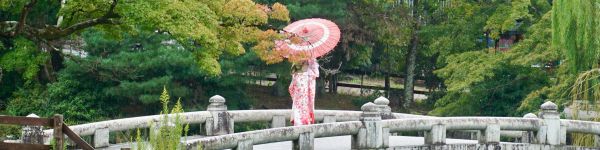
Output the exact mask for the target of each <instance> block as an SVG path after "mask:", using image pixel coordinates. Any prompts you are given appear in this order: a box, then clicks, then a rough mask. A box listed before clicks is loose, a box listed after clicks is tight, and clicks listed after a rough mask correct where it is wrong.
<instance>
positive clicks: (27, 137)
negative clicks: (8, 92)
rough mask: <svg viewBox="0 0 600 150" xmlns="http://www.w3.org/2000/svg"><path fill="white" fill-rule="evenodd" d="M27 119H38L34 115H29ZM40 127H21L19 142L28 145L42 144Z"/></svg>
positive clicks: (42, 138)
mask: <svg viewBox="0 0 600 150" xmlns="http://www.w3.org/2000/svg"><path fill="white" fill-rule="evenodd" d="M27 117H31V118H39V116H38V115H36V114H29V115H27ZM42 128H43V127H42V126H23V128H22V129H21V142H23V143H28V144H44V132H43V130H42Z"/></svg>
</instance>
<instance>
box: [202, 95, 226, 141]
mask: <svg viewBox="0 0 600 150" xmlns="http://www.w3.org/2000/svg"><path fill="white" fill-rule="evenodd" d="M208 101H209V102H210V104H209V105H208V108H207V110H208V111H209V112H210V114H211V117H209V118H206V125H205V127H206V135H208V136H214V135H224V134H230V133H233V116H231V114H229V113H228V112H227V105H225V98H223V97H222V96H219V95H215V96H213V97H211V98H210V99H209V100H208Z"/></svg>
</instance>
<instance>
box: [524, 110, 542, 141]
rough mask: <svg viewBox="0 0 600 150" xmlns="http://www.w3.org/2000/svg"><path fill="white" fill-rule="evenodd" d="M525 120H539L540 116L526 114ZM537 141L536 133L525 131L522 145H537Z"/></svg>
mask: <svg viewBox="0 0 600 150" xmlns="http://www.w3.org/2000/svg"><path fill="white" fill-rule="evenodd" d="M523 118H538V116H537V115H535V114H533V113H528V114H525V116H523ZM535 140H536V139H535V133H534V132H533V131H525V132H523V135H521V143H536V141H535Z"/></svg>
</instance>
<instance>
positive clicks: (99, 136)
mask: <svg viewBox="0 0 600 150" xmlns="http://www.w3.org/2000/svg"><path fill="white" fill-rule="evenodd" d="M109 135H110V130H109V129H108V127H104V128H97V129H96V130H95V131H94V143H93V144H94V148H100V147H108V146H110V143H109V141H108V140H109Z"/></svg>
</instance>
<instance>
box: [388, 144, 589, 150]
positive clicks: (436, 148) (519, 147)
mask: <svg viewBox="0 0 600 150" xmlns="http://www.w3.org/2000/svg"><path fill="white" fill-rule="evenodd" d="M389 150H597V148H586V147H575V146H553V145H539V144H507V143H500V144H448V145H424V146H398V147H392V148H389Z"/></svg>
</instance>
